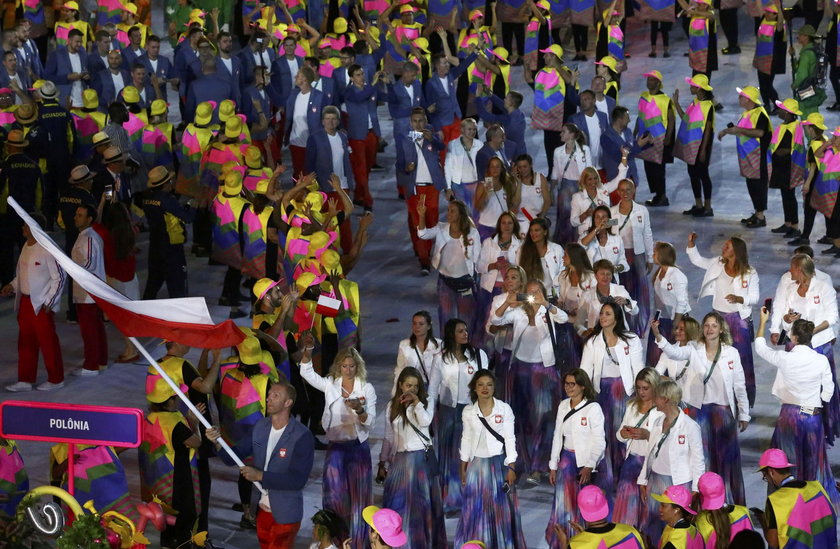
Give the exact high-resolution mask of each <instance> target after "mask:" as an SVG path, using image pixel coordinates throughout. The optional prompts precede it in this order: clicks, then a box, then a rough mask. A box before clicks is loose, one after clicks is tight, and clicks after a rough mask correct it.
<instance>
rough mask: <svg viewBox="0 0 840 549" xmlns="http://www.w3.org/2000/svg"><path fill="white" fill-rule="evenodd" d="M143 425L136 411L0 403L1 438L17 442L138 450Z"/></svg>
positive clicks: (140, 414) (81, 406)
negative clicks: (61, 443)
mask: <svg viewBox="0 0 840 549" xmlns="http://www.w3.org/2000/svg"><path fill="white" fill-rule="evenodd" d="M142 421H143V412H142V411H140V410H138V409H137V408H117V407H113V406H91V405H87V404H62V403H53V402H25V401H20V400H7V401H5V402H0V435H2V436H3V437H5V438H10V439H16V440H40V441H43V442H66V443H69V444H93V445H98V446H116V447H123V448H136V447H138V446H140V442H141V441H142V430H141V429H142V425H143V423H142Z"/></svg>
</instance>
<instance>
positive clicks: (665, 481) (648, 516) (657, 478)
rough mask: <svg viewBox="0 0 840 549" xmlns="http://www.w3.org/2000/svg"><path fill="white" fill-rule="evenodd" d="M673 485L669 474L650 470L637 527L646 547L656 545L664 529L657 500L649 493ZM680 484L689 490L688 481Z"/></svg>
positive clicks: (661, 492)
mask: <svg viewBox="0 0 840 549" xmlns="http://www.w3.org/2000/svg"><path fill="white" fill-rule="evenodd" d="M673 485H674V481H673V480H672V479H671V477H670V476H668V475H660V474H659V473H654V472H653V471H651V473H650V478H648V483H647V501H646V504H645V508H644V509H643V510H642V522H641V527H640V528H639V532H641V534H642V537H643V538H644V539H645V545H646V546H647V547H658V546H659V539H660V538H661V537H662V531H663V530H665V523H664V522H662V519H661V518H659V502H658V501H656V500H655V499H653V498H652V497H651V495H652V494H664V493H665V489H666V488H668V487H670V486H673ZM680 486H685V487H686V488H687V489H688V490H691V483H690V482H686V483H685V484H681V485H680ZM727 501H728V500H727Z"/></svg>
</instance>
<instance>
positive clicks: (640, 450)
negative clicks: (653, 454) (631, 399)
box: [615, 403, 664, 458]
mask: <svg viewBox="0 0 840 549" xmlns="http://www.w3.org/2000/svg"><path fill="white" fill-rule="evenodd" d="M663 416H664V414H663V413H662V412H660V411H659V410H657V409H656V406H654V407H652V408H651V409H650V410H649V411H648V413H647V417H645V414H643V413H641V412H639V410H638V408H636V406H634V405H633V404H629V403H628V404H627V408H626V409H625V410H624V417H623V418H622V419H621V423H620V424H619V425H618V430H617V431H616V432H615V438H617V439H618V440H619V442H623V443H624V446H625V448H624V457H625V458H626V457H627V456H629V455H630V454H635V455H637V456H646V455H648V452H649V451H650V437H648V439H647V440H644V439H632V438H624V437H623V436H621V428H622V427H624V426H627V427H636V426H637V424H638V427H639V429H647V430H648V433H650V430H651V428H652V427H653V424H654V423H655V422H656V420H657V419H659V418H661V417H663Z"/></svg>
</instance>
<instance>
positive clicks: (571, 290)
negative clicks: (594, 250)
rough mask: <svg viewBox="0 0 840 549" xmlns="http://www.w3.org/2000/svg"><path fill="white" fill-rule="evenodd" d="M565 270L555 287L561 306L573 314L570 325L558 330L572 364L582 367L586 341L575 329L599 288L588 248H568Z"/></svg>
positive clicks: (573, 244) (573, 245) (565, 254)
mask: <svg viewBox="0 0 840 549" xmlns="http://www.w3.org/2000/svg"><path fill="white" fill-rule="evenodd" d="M563 267H565V268H564V269H563V271H561V272H560V274H559V275H558V276H557V280H556V281H555V283H554V285H555V286H556V287H557V288H558V305H559V306H560V308H561V309H563V310H564V311H566V314H567V315H569V322H566V323H565V324H561V325H560V326H558V327H557V328H558V330H557V345H558V346H559V347H561V348H565V349H566V352H567V354H568V357H569V363H570V364H580V353H581V352H582V351H583V341H582V340H581V338H580V336H579V335H578V333H577V331H576V329H575V328H576V324H577V322H578V318H577V317H578V314H579V311H580V310H581V307H582V306H583V304H584V296H585V295H586V293H587V292H588V291H589V290H590V289H591V288H592V287H593V286H594V285H595V272H594V271H593V270H592V264H591V263H590V262H589V256H588V255H586V248H584V247H583V246H581V245H580V244H578V243H577V242H571V243H569V245H567V246H566V250H565V252H564V253H563Z"/></svg>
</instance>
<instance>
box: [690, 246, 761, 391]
mask: <svg viewBox="0 0 840 549" xmlns="http://www.w3.org/2000/svg"><path fill="white" fill-rule="evenodd" d="M696 240H697V233H691V234H689V235H688V247H687V248H686V252H687V253H688V259H689V261H691V263H692V264H694V265H695V266H696V267H700V268H701V269H705V270H706V273H705V274H704V275H703V283H702V284H701V286H700V294H699V295H698V296H697V300H698V301H699V300H700V299H702V298H704V297H706V296H707V295H710V296H712V308H713V309H714V310H715V312H717V313H719V314H720V316H721V317H723V319H724V320H725V321H726V324H727V325H728V327H729V330H728V331H729V333H730V334H731V335H732V345H733V346H734V347H735V348H736V349H737V350H738V355H739V356H740V362H741V366H742V368H743V369H744V378H745V381H746V384H747V397H748V398H749V402H750V406H752V405H753V404H755V370H754V367H753V354H752V340H753V338H754V337H755V331H754V329H753V322H752V308H753V306H754V305H756V304H757V303H758V299H759V296H760V295H761V294H760V293H759V287H758V272H756V270H755V269H754V268H752V267H751V266H750V258H749V255H748V253H747V243H746V242H744V241H743V240H742V239H740V238H738V237H737V236H733V237H732V238H730V239H729V240H727V241H726V242H724V243H723V249H722V250H721V253H720V256H719V257H715V258H711V257H703V256H702V255H700V252H698V251H697V248H696V247H695V245H694V243H695V241H696Z"/></svg>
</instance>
